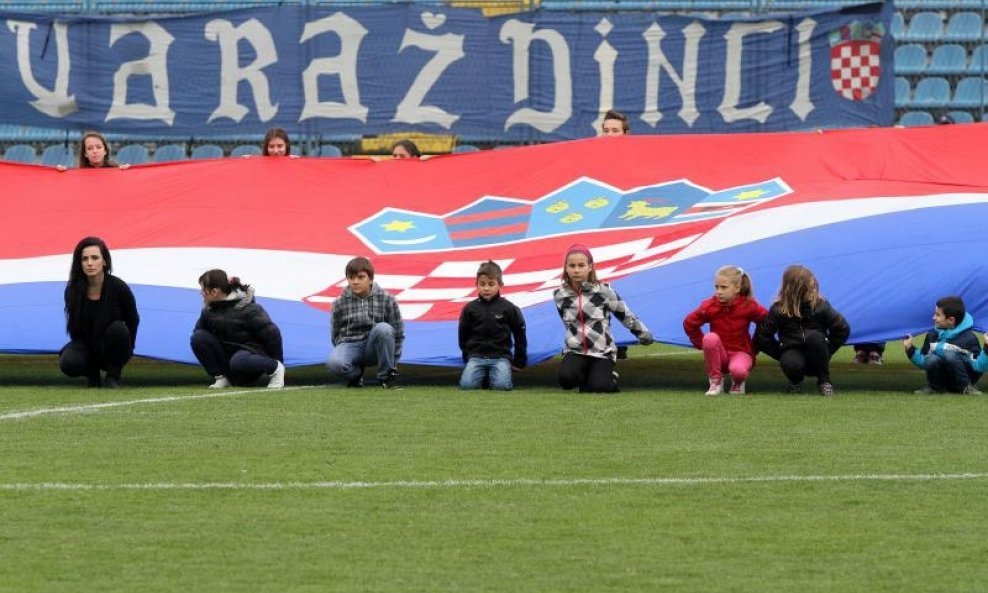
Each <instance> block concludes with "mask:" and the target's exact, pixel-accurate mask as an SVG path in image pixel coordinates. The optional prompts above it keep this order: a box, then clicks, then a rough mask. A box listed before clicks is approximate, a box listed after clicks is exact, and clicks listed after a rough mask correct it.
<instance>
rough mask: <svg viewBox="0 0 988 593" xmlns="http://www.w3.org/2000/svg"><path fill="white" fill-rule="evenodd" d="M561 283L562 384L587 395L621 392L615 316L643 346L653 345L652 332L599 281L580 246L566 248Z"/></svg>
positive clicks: (557, 296)
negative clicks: (613, 329) (613, 328)
mask: <svg viewBox="0 0 988 593" xmlns="http://www.w3.org/2000/svg"><path fill="white" fill-rule="evenodd" d="M562 281H563V282H562V285H561V286H560V287H559V288H557V289H556V291H555V292H554V293H553V298H554V300H555V302H556V309H557V310H558V311H559V317H560V318H561V319H562V320H563V326H564V327H565V329H566V341H565V345H564V347H563V360H562V362H561V363H560V364H559V384H560V386H562V388H563V389H573V388H574V387H579V388H580V391H582V392H590V393H614V392H616V391H618V384H617V374H616V373H615V372H614V360H615V357H616V354H617V347H616V345H615V343H614V336H613V334H612V333H611V315H612V314H613V315H614V316H615V317H617V319H618V321H620V322H621V323H622V324H623V325H624V326H625V327H627V328H628V329H629V330H630V331H631V333H632V334H634V335H635V337H636V338H638V342H639V343H640V344H642V345H644V346H647V345H648V344H651V343H652V334H651V332H649V331H648V328H647V327H645V324H644V323H642V322H641V320H639V319H638V318H637V317H635V314H634V313H632V312H631V309H629V308H628V306H627V305H626V304H625V303H624V301H622V300H621V297H619V296H618V294H617V292H615V290H614V289H613V288H611V286H610V285H609V284H605V283H603V282H600V281H599V280H597V273H596V272H595V271H594V266H593V255H592V254H591V253H590V250H589V249H587V248H586V247H585V246H583V245H580V244H576V245H572V246H571V247H570V248H569V249H567V250H566V258H565V260H564V266H563V275H562Z"/></svg>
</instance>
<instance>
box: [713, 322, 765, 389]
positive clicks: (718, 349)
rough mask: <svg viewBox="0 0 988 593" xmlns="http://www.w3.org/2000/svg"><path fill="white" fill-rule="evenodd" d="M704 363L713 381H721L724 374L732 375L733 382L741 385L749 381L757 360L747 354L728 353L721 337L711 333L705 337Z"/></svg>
mask: <svg viewBox="0 0 988 593" xmlns="http://www.w3.org/2000/svg"><path fill="white" fill-rule="evenodd" d="M703 362H704V364H705V365H706V367H707V376H708V377H710V378H711V379H721V378H723V377H724V373H730V375H731V380H732V381H734V382H735V383H740V382H741V381H745V380H747V379H748V375H749V374H750V373H751V367H752V366H754V364H755V359H754V358H752V356H751V355H750V354H748V353H747V352H728V351H727V349H726V348H724V343H723V342H721V341H720V336H718V335H717V334H715V333H713V332H710V333H708V334H706V335H704V336H703Z"/></svg>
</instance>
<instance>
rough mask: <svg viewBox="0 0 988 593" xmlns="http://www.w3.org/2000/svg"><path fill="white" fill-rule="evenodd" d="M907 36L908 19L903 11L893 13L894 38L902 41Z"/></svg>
mask: <svg viewBox="0 0 988 593" xmlns="http://www.w3.org/2000/svg"><path fill="white" fill-rule="evenodd" d="M905 36H906V19H905V17H904V16H902V12H901V11H898V10H897V11H895V12H893V13H892V37H893V38H894V39H895V40H896V41H901V40H902V39H903V38H905Z"/></svg>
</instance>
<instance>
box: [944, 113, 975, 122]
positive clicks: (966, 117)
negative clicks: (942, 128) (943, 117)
mask: <svg viewBox="0 0 988 593" xmlns="http://www.w3.org/2000/svg"><path fill="white" fill-rule="evenodd" d="M947 115H949V116H950V119H952V120H954V123H955V124H971V123H974V116H973V115H971V112H970V111H949V112H947Z"/></svg>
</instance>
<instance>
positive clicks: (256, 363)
mask: <svg viewBox="0 0 988 593" xmlns="http://www.w3.org/2000/svg"><path fill="white" fill-rule="evenodd" d="M199 288H200V289H201V291H200V292H201V293H202V302H203V307H202V313H200V315H199V320H198V321H197V322H196V327H195V329H194V330H193V332H192V352H193V353H194V354H195V355H196V358H197V359H199V362H200V364H202V366H203V368H204V369H206V372H207V373H209V376H211V377H212V378H213V384H212V385H210V386H209V387H210V388H212V389H220V388H223V387H230V386H231V385H252V384H253V383H254V382H255V381H257V380H258V379H259V378H260V377H261V376H262V375H267V376H268V387H269V388H271V389H281V388H282V387H284V386H285V365H284V364H283V361H284V359H285V357H284V353H283V352H282V346H281V331H280V330H279V329H278V326H277V325H275V324H274V322H273V321H271V317H269V316H268V313H267V311H265V310H264V307H262V306H260V305H258V304H257V303H255V302H254V289H253V288H251V287H250V286H249V285H245V284H242V283H241V282H240V279H239V278H236V277H234V278H230V277H228V276H227V275H226V272H224V271H223V270H209V271H208V272H206V273H205V274H203V275H202V276H200V277H199Z"/></svg>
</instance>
